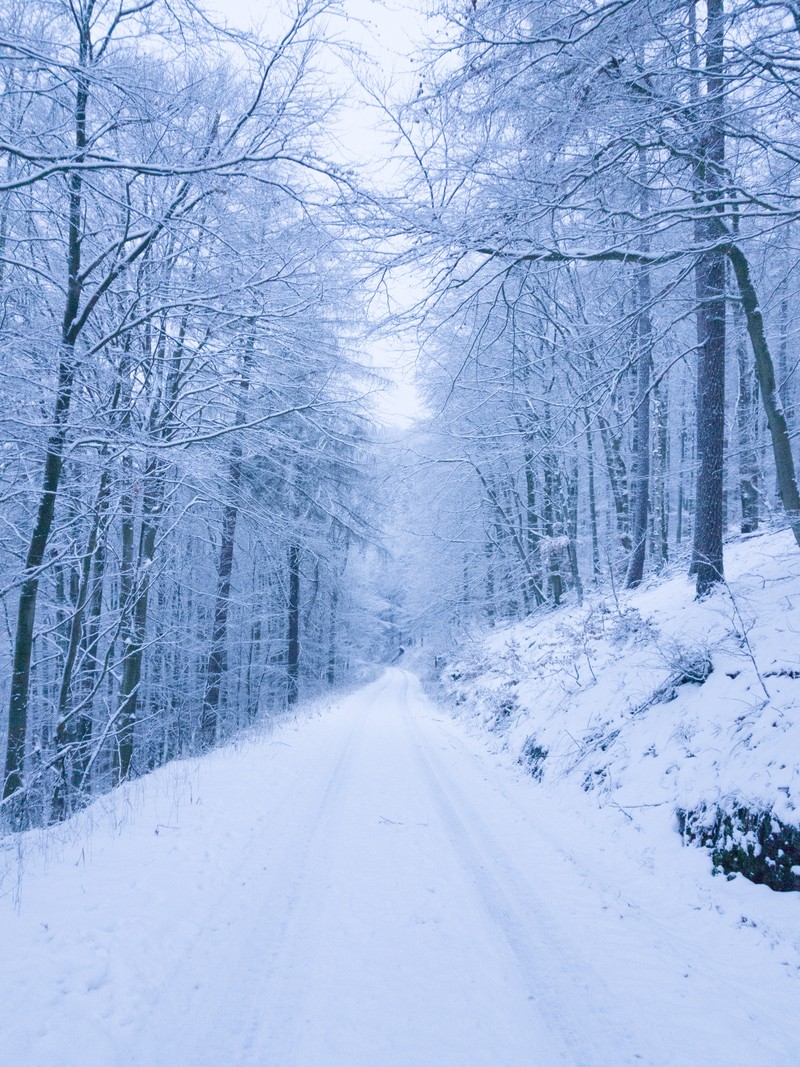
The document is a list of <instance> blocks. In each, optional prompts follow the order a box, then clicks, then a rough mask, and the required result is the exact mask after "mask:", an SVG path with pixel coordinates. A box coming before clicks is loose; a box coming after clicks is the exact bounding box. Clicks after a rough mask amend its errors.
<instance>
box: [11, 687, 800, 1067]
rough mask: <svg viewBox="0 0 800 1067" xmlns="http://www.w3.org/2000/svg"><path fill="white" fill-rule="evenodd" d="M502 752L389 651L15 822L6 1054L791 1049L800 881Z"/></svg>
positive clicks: (446, 1059) (506, 1061) (388, 1064)
mask: <svg viewBox="0 0 800 1067" xmlns="http://www.w3.org/2000/svg"><path fill="white" fill-rule="evenodd" d="M502 762H503V761H502V760H501V761H500V764H498V761H497V759H496V758H494V757H492V756H490V755H489V754H488V753H487V752H486V749H485V746H484V745H483V743H482V741H481V740H480V739H479V738H478V737H475V736H469V735H468V734H466V733H465V731H464V729H463V727H462V726H461V725H460V724H459V723H457V722H454V721H453V720H452V719H451V718H449V717H448V716H447V715H446V714H445V713H444V711H443V709H441V708H440V707H437V706H436V705H435V704H433V703H432V702H431V701H429V700H428V699H426V698H425V696H424V695H423V693H422V691H421V688H420V685H419V682H418V681H417V679H416V678H414V676H413V675H410V674H408V673H406V672H404V671H401V670H397V669H392V670H388V671H386V673H385V674H384V675H383V676H382V678H381V679H379V680H378V681H377V682H375V683H373V684H372V685H369V686H366V687H364V688H363V689H361V690H359V691H358V692H356V693H353V694H352V695H351V696H349V697H347V698H344V699H342V700H340V701H338V702H337V703H335V704H334V705H333V706H331V707H330V708H327V709H325V712H324V714H320V715H318V716H317V717H315V718H313V719H312V720H310V721H298V722H297V723H296V724H293V725H292V724H286V725H284V726H283V727H281V728H280V729H279V730H277V731H275V732H273V733H272V734H262V735H261V736H253V737H252V738H251V739H250V740H249V741H248V742H247V743H242V744H239V745H238V746H236V747H230V748H227V749H225V750H221V751H218V752H214V753H212V754H210V755H209V756H207V757H205V758H203V759H196V760H191V761H187V762H185V763H183V764H172V765H170V766H168V767H165V768H163V769H162V770H160V771H158V772H156V773H155V774H153V775H150V776H149V777H148V778H146V779H143V780H141V781H139V782H135V783H132V784H131V785H129V786H126V787H123V788H122V789H120V790H118V791H117V792H116V793H114V794H112V795H111V796H109V797H106V798H104V799H103V800H102V801H98V802H97V803H96V804H94V805H93V806H92V807H91V808H89V809H87V810H86V811H84V812H82V813H81V814H80V815H78V816H76V817H75V818H74V819H72V820H70V821H69V822H68V823H66V824H63V825H61V826H56V827H52V828H50V829H49V830H43V831H35V832H31V833H29V834H25V835H20V836H19V837H17V838H15V839H11V840H7V841H6V843H5V844H6V846H7V848H8V851H7V852H6V854H5V857H4V858H5V861H6V862H7V863H8V862H9V861H11V860H13V853H14V850H15V846H18V847H19V850H20V855H21V857H22V859H23V861H24V862H23V871H22V876H21V878H20V879H19V880H16V879H15V878H14V877H12V873H13V865H11V864H10V865H9V868H8V875H9V877H7V879H6V881H5V883H4V884H3V888H4V890H5V893H4V894H2V895H0V943H2V945H3V952H2V954H0V1062H2V1064H3V1065H4V1067H5V1064H6V1063H8V1064H14V1065H15V1067H44V1065H45V1064H57V1065H58V1067H79V1065H80V1067H85V1065H86V1064H91V1065H92V1067H154V1065H156V1064H158V1065H161V1064H168V1065H169V1067H211V1065H214V1067H219V1065H220V1064H225V1065H226V1067H228V1065H229V1067H245V1065H248V1067H272V1065H275V1067H312V1065H313V1067H442V1065H451V1064H452V1065H454V1067H455V1065H457V1067H488V1065H493V1064H497V1065H498V1067H558V1065H567V1067H569V1065H571V1067H578V1065H579V1067H636V1065H640V1067H641V1065H647V1067H697V1065H698V1064H703V1065H704V1067H794V1064H795V1063H796V1062H797V1056H796V1053H797V1047H798V1043H799V1042H800V1022H799V1021H798V1017H797V1012H796V1005H797V998H798V982H800V974H799V973H798V969H797V968H798V953H797V951H796V948H795V947H793V946H792V945H791V943H790V941H789V940H788V939H787V938H786V937H784V936H782V935H781V934H780V933H776V932H775V931H779V930H781V929H783V928H784V927H786V928H788V927H789V926H790V925H791V924H792V922H793V923H794V930H795V932H796V931H797V929H798V928H800V908H798V904H800V896H798V895H797V894H794V893H784V894H774V893H772V892H771V891H770V890H768V889H766V888H765V887H763V886H753V885H750V884H749V883H745V882H744V881H743V880H741V879H739V880H737V881H736V882H734V883H728V882H726V881H725V880H724V879H716V880H714V879H711V878H710V877H709V876H708V869H707V863H705V861H704V857H703V856H702V854H701V853H700V852H699V851H698V850H696V849H681V847H680V844H679V839H678V837H677V835H676V834H672V835H668V836H667V837H666V838H664V837H663V835H662V837H659V836H658V834H652V833H651V832H650V827H649V826H648V827H646V828H645V829H643V830H639V826H640V824H639V821H638V815H637V816H636V820H637V821H636V822H633V821H632V820H631V818H630V817H629V816H627V815H623V814H622V813H621V811H620V810H619V809H618V808H614V807H610V806H607V807H606V809H605V810H604V811H598V810H594V811H593V812H592V809H587V808H586V806H585V805H584V811H583V812H581V811H580V810H578V809H579V805H577V804H575V805H573V810H568V809H567V808H566V807H565V805H564V804H563V799H564V795H563V794H562V793H558V792H556V793H555V795H554V797H551V798H548V796H547V795H546V793H543V791H542V790H541V789H540V788H539V787H538V786H537V785H536V784H535V783H534V782H532V781H531V778H530V776H529V775H528V774H527V773H523V771H522V768H520V767H516V769H515V771H510V770H509V768H508V767H507V766H503V765H502ZM578 795H579V796H580V797H582V794H581V793H580V790H578ZM570 799H572V798H570ZM583 799H584V800H585V798H583ZM660 811H661V809H653V810H647V811H645V812H644V813H643V814H647V815H655V814H656V813H660ZM587 813H588V814H591V815H593V816H594V818H591V817H587ZM642 825H643V826H644V824H642ZM637 831H638V832H637ZM759 894H760V895H759ZM765 895H766V896H768V897H769V901H768V902H767V901H766V897H765ZM766 903H770V904H772V905H773V906H774V907H773V910H772V911H771V912H770V913H769V922H770V924H771V925H770V926H769V927H766V926H765V925H763V924H762V918H761V917H762V916H763V915H765V914H767V911H766V909H765V904H766ZM753 914H756V915H758V916H759V920H758V923H757V924H754V923H753V921H752V920H751V918H750V916H752V915H753Z"/></svg>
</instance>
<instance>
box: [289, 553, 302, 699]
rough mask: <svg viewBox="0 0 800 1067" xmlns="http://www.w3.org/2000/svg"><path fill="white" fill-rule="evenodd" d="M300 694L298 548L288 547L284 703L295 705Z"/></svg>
mask: <svg viewBox="0 0 800 1067" xmlns="http://www.w3.org/2000/svg"><path fill="white" fill-rule="evenodd" d="M299 692H300V546H299V545H298V544H296V543H294V542H293V543H292V544H291V545H290V546H289V603H288V610H287V633H286V702H287V704H289V706H291V705H292V704H294V703H296V701H297V698H298V696H299Z"/></svg>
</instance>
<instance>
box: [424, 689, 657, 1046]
mask: <svg viewBox="0 0 800 1067" xmlns="http://www.w3.org/2000/svg"><path fill="white" fill-rule="evenodd" d="M403 693H404V720H405V722H406V725H407V728H408V731H409V735H410V739H411V740H410V743H411V745H412V747H413V750H414V752H415V754H416V757H417V760H418V762H419V765H420V768H421V771H422V775H423V777H424V779H425V782H426V784H427V786H428V788H429V790H430V793H431V796H432V797H433V799H434V801H435V803H436V805H437V807H438V809H439V811H440V813H441V817H442V820H443V821H444V823H445V824H446V825H447V827H448V829H449V831H450V835H451V842H452V845H453V851H454V852H455V853H456V855H457V857H458V859H459V862H460V863H461V864H462V866H463V867H464V869H465V871H466V872H467V873H468V875H469V877H470V878H471V879H472V881H473V883H474V885H475V889H476V891H477V893H478V895H479V896H480V898H481V900H482V902H483V905H484V907H485V909H486V911H487V913H488V914H489V916H490V918H491V919H492V921H493V922H494V923H495V925H496V926H497V928H498V930H499V932H500V933H501V934H502V936H503V938H504V939H505V941H506V942H507V944H508V946H509V948H510V949H511V951H512V953H513V954H514V956H515V958H516V960H517V963H518V965H519V968H520V971H521V974H522V977H523V979H524V981H525V983H526V985H527V986H528V988H529V990H530V995H531V997H532V998H533V999H534V1001H535V1002H536V1003H538V1004H539V1006H540V1009H541V1011H542V1013H543V1015H544V1016H545V1018H547V1019H551V1020H553V1021H554V1023H555V1028H556V1029H557V1032H558V1034H559V1036H560V1037H561V1039H562V1040H563V1042H564V1044H565V1045H566V1047H567V1048H568V1050H569V1053H570V1055H571V1057H572V1059H573V1062H574V1063H575V1064H576V1065H577V1067H608V1061H607V1059H605V1058H603V1059H598V1058H597V1057H598V1053H597V1051H596V1049H595V1048H593V1047H592V1046H593V1045H599V1046H600V1047H602V1048H604V1049H608V1048H609V1047H615V1048H616V1049H617V1050H618V1055H619V1059H617V1060H616V1061H615V1065H618V1067H622V1065H623V1064H631V1065H641V1064H642V1063H643V1062H644V1061H643V1057H642V1056H641V1054H639V1053H637V1052H632V1051H627V1050H629V1049H630V1046H631V1043H632V1040H633V1039H632V1036H631V1034H630V1033H629V1032H627V1030H626V1029H624V1028H623V1027H622V1026H621V1025H619V1024H618V1023H615V1022H612V1018H613V1016H614V1014H615V1012H614V1006H613V1005H614V1002H613V999H612V997H611V995H610V992H609V990H608V989H607V987H606V985H605V983H604V982H603V980H602V978H601V977H600V975H598V974H597V973H596V972H594V970H593V968H591V966H590V965H589V964H588V963H587V962H586V961H585V960H583V959H581V958H580V956H579V955H578V954H577V953H576V952H575V951H574V949H573V948H572V946H570V945H569V944H567V943H566V942H565V940H564V939H563V938H562V937H560V936H559V934H558V933H557V932H556V931H555V930H554V929H553V927H552V924H551V923H550V922H549V921H548V920H547V917H546V915H547V913H546V910H545V909H544V908H543V906H542V905H541V902H540V901H538V900H536V899H535V897H534V894H533V892H532V889H531V886H530V884H529V882H528V881H527V880H526V879H524V878H523V877H522V876H521V875H520V873H519V871H518V870H517V869H516V868H515V866H514V865H513V864H512V863H511V862H510V861H509V859H508V858H507V857H506V856H505V855H504V853H505V850H504V849H503V848H502V846H501V845H500V844H499V842H498V841H497V839H496V837H495V836H494V835H493V834H491V833H490V831H489V830H488V829H487V827H486V825H485V823H483V821H482V820H481V819H480V817H479V816H478V814H477V813H476V812H475V810H474V808H473V807H472V805H470V804H469V803H468V802H467V800H466V798H465V797H464V796H463V794H462V793H461V790H460V789H459V788H458V787H457V786H456V784H455V783H454V781H453V779H452V776H451V775H450V774H449V772H448V771H447V770H446V768H444V766H443V765H442V763H441V761H440V760H437V759H436V756H435V751H434V750H433V749H432V748H431V747H430V746H429V745H427V744H426V743H425V741H424V739H423V737H422V735H421V732H420V729H419V726H418V725H417V723H416V722H415V720H414V716H413V713H412V711H411V707H410V686H409V679H408V676H407V675H405V676H404V690H403ZM434 762H435V763H437V764H438V766H434ZM501 879H502V880H501ZM504 887H509V888H508V889H506V888H504ZM526 898H527V899H526ZM534 931H536V933H537V934H538V936H536V934H534ZM548 959H549V960H552V961H557V967H553V966H548V962H547V961H548ZM565 972H566V973H567V974H568V975H569V977H570V979H571V981H572V984H571V985H570V986H569V988H564V979H563V976H564V974H565ZM587 978H588V979H589V980H588V981H587ZM558 979H560V988H559V985H557V984H555V983H556V982H557V980H558ZM565 1004H571V1005H572V1010H570V1011H569V1014H568V1013H567V1011H566V1010H565V1007H564V1005H565ZM575 1017H578V1018H580V1019H581V1020H582V1025H581V1029H580V1032H579V1031H578V1029H577V1027H576V1025H575V1023H574V1022H573V1021H572V1020H573V1019H574V1018H575ZM598 1038H600V1041H599V1042H598ZM600 1055H601V1056H602V1055H603V1053H602V1052H601V1053H600Z"/></svg>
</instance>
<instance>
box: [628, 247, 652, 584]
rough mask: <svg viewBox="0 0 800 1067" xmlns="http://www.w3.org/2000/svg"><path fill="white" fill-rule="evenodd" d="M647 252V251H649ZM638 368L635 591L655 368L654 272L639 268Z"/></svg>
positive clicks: (631, 577) (643, 541)
mask: <svg viewBox="0 0 800 1067" xmlns="http://www.w3.org/2000/svg"><path fill="white" fill-rule="evenodd" d="M645 250H647V249H645ZM636 293H637V302H638V305H639V308H638V316H637V329H636V334H637V336H636V341H637V349H638V352H637V368H636V420H635V430H634V438H635V449H636V464H635V467H634V482H633V485H634V490H633V511H632V515H631V519H632V522H631V542H632V544H631V555H630V560H629V562H628V572H627V575H626V577H625V584H626V586H627V587H628V589H634V588H635V587H636V586H637V585H639V584H640V583H641V581H642V577H643V576H644V559H645V550H646V545H647V520H648V515H649V512H650V382H651V378H652V368H653V325H652V321H651V319H650V300H651V294H650V268H649V267H647V266H642V267H640V268H639V272H638V279H637V286H636Z"/></svg>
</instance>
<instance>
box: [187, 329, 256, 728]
mask: <svg viewBox="0 0 800 1067" xmlns="http://www.w3.org/2000/svg"><path fill="white" fill-rule="evenodd" d="M254 345H255V338H254V337H253V336H252V335H251V336H250V338H249V339H248V341H247V343H246V345H245V348H244V351H243V353H242V368H241V374H240V378H239V395H238V399H237V402H236V422H235V425H236V426H241V425H242V423H243V422H244V421H245V414H246V405H247V394H248V391H249V389H250V373H251V369H252V363H253V348H254ZM241 481H242V443H241V441H240V440H238V439H236V440H235V441H234V443H233V446H232V448H231V454H230V460H229V463H228V476H227V486H226V496H227V503H226V504H225V508H224V510H223V515H222V535H221V539H220V550H219V565H218V567H217V594H216V598H215V601H214V622H213V627H212V632H211V649H210V651H209V654H208V667H207V669H206V688H205V696H204V699H203V716H202V721H201V726H200V736H201V741H202V744H203V746H204V747H205V748H208V747H209V746H210V745H212V744H213V743H214V741H215V740H216V738H217V734H218V732H219V705H220V695H221V684H222V676H223V674H224V673H225V669H226V646H227V641H228V615H229V612H230V598H231V579H232V575H233V552H234V547H235V544H236V523H237V520H238V516H239V490H240V486H241Z"/></svg>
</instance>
